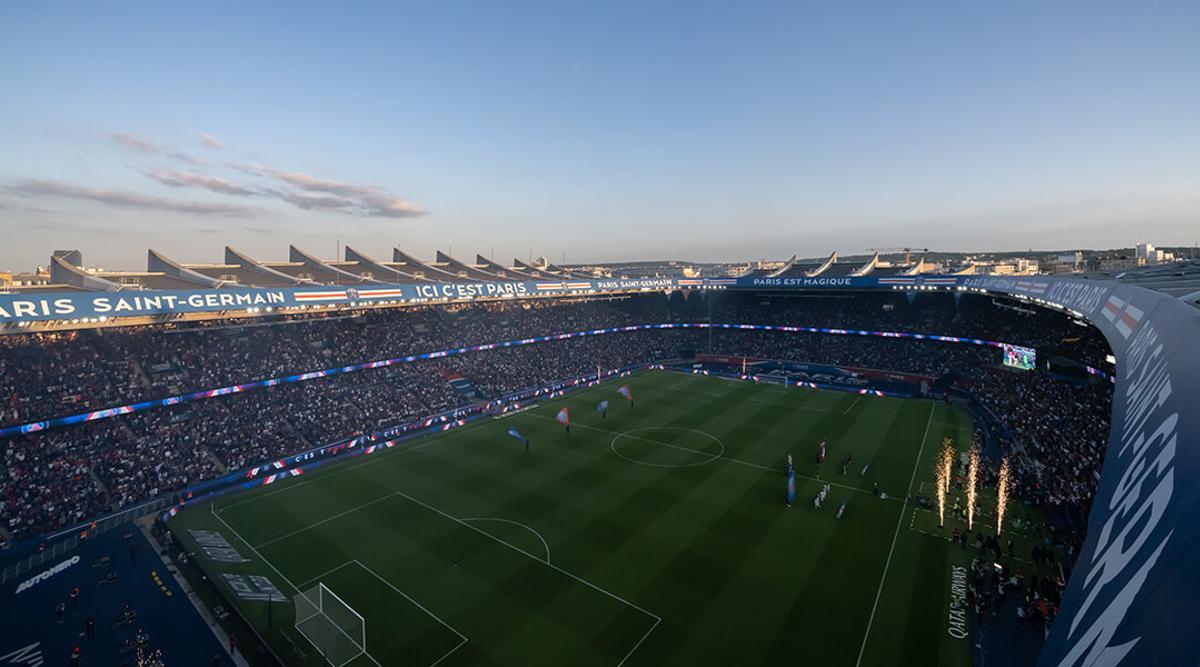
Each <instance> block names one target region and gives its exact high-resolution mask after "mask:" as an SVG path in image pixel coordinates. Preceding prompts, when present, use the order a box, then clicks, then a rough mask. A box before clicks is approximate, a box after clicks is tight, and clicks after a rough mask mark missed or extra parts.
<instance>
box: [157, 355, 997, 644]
mask: <svg viewBox="0 0 1200 667" xmlns="http://www.w3.org/2000/svg"><path fill="white" fill-rule="evenodd" d="M628 384H629V385H630V386H631V388H632V390H633V392H634V396H635V398H636V407H630V406H629V405H628V404H626V402H625V401H624V400H622V399H621V398H620V397H619V396H617V395H616V386H617V385H616V384H611V383H609V384H604V385H600V386H598V387H594V388H592V389H588V390H585V391H581V392H578V393H575V394H571V395H569V396H567V397H565V398H561V399H557V400H554V401H550V402H547V403H545V404H543V405H540V406H537V407H536V408H534V409H532V410H529V411H526V412H523V413H518V414H515V415H511V416H509V417H506V418H503V419H486V420H483V421H479V422H475V423H473V424H469V425H467V426H465V427H463V428H461V429H457V430H453V431H449V432H446V433H444V434H441V435H438V436H431V437H428V438H422V439H417V440H413V441H410V442H407V443H404V444H402V445H400V446H398V447H396V448H395V449H392V450H388V451H386V452H383V453H376V454H373V455H371V456H366V457H360V458H357V459H354V460H352V461H351V462H348V463H345V464H340V465H336V466H330V467H328V468H325V469H322V470H320V471H317V472H316V473H313V474H309V475H304V476H302V477H298V478H292V479H288V480H285V481H283V482H280V483H278V484H275V485H271V486H269V487H265V488H263V489H261V490H258V491H255V492H251V493H245V494H239V495H234V496H229V497H225V498H222V499H221V500H219V501H217V502H216V503H215V504H212V505H200V506H196V507H193V508H190V509H188V510H187V511H185V512H183V513H182V514H180V515H179V516H177V517H176V518H175V519H173V520H172V522H171V528H172V530H173V531H175V532H176V534H177V535H178V536H179V537H180V539H181V540H183V541H184V543H185V544H186V545H188V547H189V549H191V548H193V547H194V546H195V542H194V541H193V540H192V537H191V536H190V534H189V532H188V529H207V530H215V531H218V532H220V533H221V534H222V535H224V536H225V537H226V538H227V539H228V540H229V541H230V543H231V544H232V545H233V546H234V547H235V548H236V549H237V550H238V551H239V552H240V553H241V554H242V555H243V556H245V557H246V558H247V559H248V562H245V563H238V564H228V563H222V562H217V561H211V560H207V559H206V558H205V557H204V555H203V554H202V553H200V552H199V551H198V550H197V552H196V556H195V557H196V559H197V560H198V561H199V562H200V564H201V566H202V567H203V568H204V569H205V571H206V572H207V573H208V574H209V576H210V577H211V578H212V579H213V580H214V581H219V580H220V576H221V574H223V573H245V574H257V575H263V576H266V577H268V578H269V579H270V580H271V581H272V582H273V583H274V584H275V585H276V586H277V587H278V588H279V589H280V590H281V591H282V592H283V593H285V594H287V595H289V596H291V595H295V594H296V593H297V591H298V590H301V589H306V588H309V587H311V586H313V585H315V582H318V581H320V582H323V583H324V584H325V585H326V586H327V587H328V588H329V589H330V590H332V591H333V592H335V593H336V594H337V595H338V596H339V597H340V598H342V599H343V600H345V601H346V603H347V604H349V605H351V606H352V607H353V608H354V609H355V610H356V611H357V612H358V613H359V614H361V615H362V616H363V617H364V618H365V625H366V636H367V640H366V641H367V651H368V655H363V656H360V657H359V658H358V659H356V660H354V661H353V662H352V663H351V664H353V665H356V666H357V665H371V664H380V665H410V664H411V665H431V664H434V663H437V664H440V665H477V664H495V665H567V664H570V665H583V664H598V665H614V664H625V665H689V666H690V665H696V664H725V665H742V664H821V665H856V664H861V665H893V664H905V665H937V664H941V665H967V664H970V660H971V639H970V637H967V638H957V639H956V638H955V637H953V636H951V635H950V634H949V633H948V632H947V618H948V614H949V611H950V604H951V578H952V572H953V569H954V568H956V567H963V566H967V565H969V564H970V561H971V556H972V555H973V550H970V549H967V550H963V549H961V548H959V547H952V546H951V545H950V543H949V542H948V541H947V540H946V539H945V538H944V537H943V533H944V531H941V530H940V529H938V527H937V520H936V516H933V515H932V513H930V512H927V511H924V510H917V509H916V508H915V507H914V505H913V504H912V503H908V502H906V495H907V493H908V491H909V489H910V488H911V489H913V490H914V491H915V490H916V489H918V488H920V487H921V486H922V485H924V486H925V487H930V486H931V484H932V479H933V473H932V469H933V461H934V458H935V456H936V452H937V449H938V448H939V447H940V446H941V443H942V440H943V438H946V437H949V438H952V439H954V441H955V442H957V443H968V442H970V435H971V421H970V417H969V416H968V415H967V414H966V413H965V412H962V411H961V410H959V409H957V408H954V407H951V406H947V405H943V404H940V403H935V402H932V401H920V400H902V399H892V398H879V397H871V396H859V395H857V394H848V393H837V392H818V391H810V390H801V389H796V388H786V387H780V386H774V385H760V384H754V383H748V382H736V381H729V380H721V379H715V378H708V377H701V376H689V375H683V374H678V373H672V372H666V371H655V372H647V373H642V374H640V375H637V376H634V377H632V378H628ZM603 399H608V400H610V401H611V403H612V408H611V409H610V410H609V413H608V416H607V418H604V419H602V418H601V416H600V415H599V414H597V412H596V409H595V407H596V404H597V403H598V402H599V401H600V400H603ZM562 405H567V406H569V407H570V410H571V415H572V421H573V424H572V427H571V430H570V433H569V434H567V433H565V432H564V429H563V428H562V426H561V425H559V424H557V423H556V422H555V421H554V419H553V418H554V415H555V413H556V412H557V411H558V410H559V408H560V407H561V406H562ZM510 426H512V427H516V428H517V429H518V430H520V432H521V433H523V434H524V435H525V436H526V437H528V438H529V439H530V441H531V443H532V444H531V448H530V451H529V452H528V453H526V452H525V451H524V448H523V447H522V445H521V443H520V442H519V441H517V440H515V439H513V438H510V437H508V436H507V435H506V431H507V430H508V428H509V427H510ZM821 439H828V442H829V450H828V455H827V459H826V463H825V465H824V466H823V467H822V468H821V469H820V470H818V466H817V464H816V460H815V457H816V448H817V443H818V442H819V441H820V440H821ZM789 452H790V453H792V454H793V455H794V457H795V460H796V471H797V482H798V484H797V503H796V505H795V506H794V507H792V508H790V509H789V508H786V507H785V505H784V491H785V484H784V477H783V474H782V468H783V463H784V460H785V457H786V455H787V454H788V453H789ZM848 454H852V455H853V460H854V462H853V464H852V465H851V466H850V470H849V471H847V474H846V475H842V474H841V471H840V467H841V466H840V462H841V461H842V460H843V459H844V458H845V457H846V456H847V455H848ZM865 463H870V469H869V471H868V473H867V474H866V476H860V475H859V470H860V469H861V467H862V465H863V464H865ZM818 478H819V480H818ZM824 481H828V482H829V483H831V484H832V490H831V492H830V494H829V498H828V500H827V501H826V503H825V505H824V506H823V507H822V509H820V510H819V511H817V510H814V509H813V506H812V499H813V497H814V496H815V495H816V493H817V490H818V488H819V486H820V484H822V483H823V482H824ZM874 483H877V484H878V485H879V488H880V490H881V491H882V492H884V493H886V494H887V496H888V497H887V498H886V499H882V498H879V497H877V496H875V495H874V494H873V493H872V485H873V484H874ZM927 493H928V492H927ZM843 501H844V502H846V511H845V515H844V516H843V517H842V518H841V519H837V518H835V512H836V509H837V507H838V506H839V505H840V504H841V503H842V502H843ZM231 598H232V593H231ZM239 604H240V606H241V609H242V612H243V613H244V614H245V615H246V616H247V617H248V618H249V619H250V620H251V621H252V622H253V623H254V624H256V626H257V627H258V628H259V631H260V632H261V633H262V634H264V635H265V636H266V637H268V639H269V641H270V642H271V643H272V645H273V647H274V649H275V651H276V653H277V654H278V655H280V656H281V657H282V658H283V659H284V660H285V661H287V662H288V663H289V664H291V663H294V664H298V665H316V664H320V660H319V658H318V657H317V651H316V650H315V649H314V647H313V645H312V644H311V643H310V642H308V641H307V640H305V639H304V638H303V637H302V636H301V635H300V634H299V633H298V632H297V631H296V630H295V628H294V626H293V609H292V605H291V604H290V603H283V604H281V603H278V602H277V603H274V604H273V605H271V607H272V610H271V613H270V619H269V621H268V612H267V607H268V603H267V602H263V601H250V602H242V603H239ZM268 622H269V623H270V629H268Z"/></svg>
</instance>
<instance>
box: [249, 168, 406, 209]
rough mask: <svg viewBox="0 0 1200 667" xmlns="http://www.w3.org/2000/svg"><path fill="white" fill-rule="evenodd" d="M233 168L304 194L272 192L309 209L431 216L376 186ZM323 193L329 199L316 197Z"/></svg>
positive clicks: (281, 172)
mask: <svg viewBox="0 0 1200 667" xmlns="http://www.w3.org/2000/svg"><path fill="white" fill-rule="evenodd" d="M229 166H230V167H232V168H233V169H236V170H238V171H240V172H242V173H244V174H250V175H253V176H261V177H268V178H273V179H275V180H277V181H281V182H283V183H286V184H288V185H291V186H293V187H296V188H299V189H300V190H302V191H303V192H290V191H287V190H278V189H275V190H269V192H271V193H272V194H274V195H275V196H277V197H279V198H280V199H282V200H284V201H286V202H288V203H289V204H292V205H294V206H299V207H300V208H304V209H306V210H328V211H335V212H338V213H349V214H352V215H360V216H366V217H382V218H411V217H417V216H421V215H425V214H427V213H428V211H427V210H425V208H424V207H422V206H421V205H419V204H416V203H414V202H411V201H409V200H407V199H404V198H402V197H397V196H396V195H393V194H392V193H390V192H388V191H387V190H384V189H383V188H380V187H377V186H374V185H358V184H355V183H346V182H343V181H335V180H330V179H325V178H320V177H318V176H312V175H310V174H305V173H301V172H295V171H283V170H280V169H274V168H271V167H264V166H262V165H259V164H251V165H247V164H236V163H230V164H229ZM308 193H321V194H322V195H329V196H313V195H312V194H308Z"/></svg>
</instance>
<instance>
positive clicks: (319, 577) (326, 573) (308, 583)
mask: <svg viewBox="0 0 1200 667" xmlns="http://www.w3.org/2000/svg"><path fill="white" fill-rule="evenodd" d="M353 564H354V561H352V560H348V561H346V562H345V563H342V564H341V565H339V566H337V567H335V568H331V569H329V570H326V571H324V572H322V573H321V574H318V575H317V576H315V577H313V578H312V579H309V580H308V581H302V582H300V587H301V588H308V587H309V586H311V585H312V584H315V583H317V582H319V581H321V580H322V579H324V578H325V577H328V576H329V575H331V574H333V573H334V572H337V571H338V570H340V569H342V568H344V567H346V566H347V565H353Z"/></svg>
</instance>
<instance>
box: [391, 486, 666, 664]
mask: <svg viewBox="0 0 1200 667" xmlns="http://www.w3.org/2000/svg"><path fill="white" fill-rule="evenodd" d="M396 493H397V494H398V495H401V496H404V497H405V498H407V499H409V500H411V501H412V502H414V503H416V504H418V505H420V506H421V507H424V508H425V509H427V510H429V511H431V512H436V513H438V514H441V515H442V516H444V517H446V518H447V519H450V520H451V521H454V522H455V523H458V524H460V525H463V526H466V527H467V528H470V529H471V530H473V531H475V532H477V533H479V534H480V535H483V536H484V537H486V538H488V539H490V540H493V541H495V542H499V543H500V544H503V545H504V546H506V547H508V548H509V549H512V550H513V551H516V552H517V553H522V554H525V555H526V556H528V557H530V558H532V559H534V560H536V561H538V562H539V563H544V564H545V565H546V567H548V568H550V569H552V570H554V571H556V572H558V573H559V574H563V575H566V576H568V577H570V578H572V579H574V580H575V581H578V582H579V583H581V584H583V585H584V586H587V587H588V588H591V589H592V590H594V591H597V592H599V593H603V594H604V595H607V596H608V597H610V598H612V599H614V600H616V601H617V602H621V603H623V604H625V605H627V606H629V607H631V608H633V609H636V610H638V611H640V612H641V613H643V614H645V615H646V616H649V617H650V618H653V619H654V625H651V626H650V629H649V630H647V631H646V634H644V635H642V638H641V639H639V640H638V641H637V643H636V644H634V645H633V648H631V649H629V652H628V653H626V654H625V657H624V658H621V662H618V663H617V667H621V665H624V664H625V661H626V660H628V659H629V656H631V655H633V652H634V651H636V650H638V647H639V646H641V645H642V642H644V641H646V637H649V636H650V633H651V632H654V628H657V627H658V624H659V623H661V622H662V617H661V616H659V615H658V614H653V613H651V612H648V611H646V610H645V609H642V608H641V607H639V606H637V605H636V604H634V603H632V602H630V601H629V600H626V599H625V598H623V597H621V596H619V595H617V594H616V593H613V592H612V591H608V590H605V589H603V588H600V587H599V586H597V585H596V584H593V583H592V582H590V581H588V580H586V579H582V578H580V577H578V576H576V575H574V574H571V573H570V572H567V571H566V570H564V569H562V568H561V567H559V566H557V565H555V564H553V563H546V562H545V561H543V560H542V559H541V558H538V557H537V556H534V555H533V554H531V553H529V552H528V551H526V550H524V549H522V548H521V547H518V546H515V545H513V544H511V543H509V542H506V541H504V540H502V539H500V538H499V537H496V536H495V535H492V534H491V533H489V532H487V531H486V530H483V529H481V528H477V527H475V526H472V525H471V524H469V523H467V522H466V521H464V520H463V519H460V518H458V517H455V516H451V515H449V514H446V513H445V512H443V511H442V510H440V509H438V508H436V507H434V506H433V505H430V504H428V503H426V502H424V501H423V500H420V499H419V498H414V497H412V496H410V495H408V494H407V493H404V492H403V491H397V492H396Z"/></svg>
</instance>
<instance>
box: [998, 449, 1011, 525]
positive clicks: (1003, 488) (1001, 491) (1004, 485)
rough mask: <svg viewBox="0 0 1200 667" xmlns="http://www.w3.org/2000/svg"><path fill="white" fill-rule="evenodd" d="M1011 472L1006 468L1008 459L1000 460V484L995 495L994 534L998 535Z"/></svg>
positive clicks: (1006, 504)
mask: <svg viewBox="0 0 1200 667" xmlns="http://www.w3.org/2000/svg"><path fill="white" fill-rule="evenodd" d="M1010 475H1011V473H1010V472H1009V469H1008V459H1007V458H1005V459H1002V460H1001V461H1000V484H999V488H998V489H997V491H996V493H997V497H996V534H997V535H999V534H1000V532H1001V530H1003V528H1004V510H1005V509H1007V508H1008V484H1009V481H1010V479H1009V477H1010Z"/></svg>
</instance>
